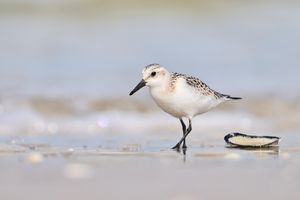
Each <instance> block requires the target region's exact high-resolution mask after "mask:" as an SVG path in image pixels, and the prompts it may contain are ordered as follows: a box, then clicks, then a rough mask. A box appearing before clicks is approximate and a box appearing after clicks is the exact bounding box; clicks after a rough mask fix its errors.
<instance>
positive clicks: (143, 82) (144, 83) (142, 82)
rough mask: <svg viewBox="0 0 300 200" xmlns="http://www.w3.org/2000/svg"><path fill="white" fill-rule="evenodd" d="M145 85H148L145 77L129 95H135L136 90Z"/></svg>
mask: <svg viewBox="0 0 300 200" xmlns="http://www.w3.org/2000/svg"><path fill="white" fill-rule="evenodd" d="M144 86H146V82H145V81H144V79H142V80H141V82H139V84H137V86H135V88H134V89H133V90H132V91H131V92H130V93H129V95H130V96H131V95H133V94H134V93H136V91H138V90H139V89H141V88H142V87H144Z"/></svg>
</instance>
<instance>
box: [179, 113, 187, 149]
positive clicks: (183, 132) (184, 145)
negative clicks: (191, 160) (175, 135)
mask: <svg viewBox="0 0 300 200" xmlns="http://www.w3.org/2000/svg"><path fill="white" fill-rule="evenodd" d="M180 123H181V126H182V134H183V136H184V135H185V133H186V126H185V124H184V122H183V120H182V119H180ZM182 148H184V149H186V144H185V139H184V140H183V145H182Z"/></svg>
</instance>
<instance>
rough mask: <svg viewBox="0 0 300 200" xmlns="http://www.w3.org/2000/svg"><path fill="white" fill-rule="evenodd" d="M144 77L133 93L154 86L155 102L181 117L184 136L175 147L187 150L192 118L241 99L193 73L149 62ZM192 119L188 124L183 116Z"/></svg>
mask: <svg viewBox="0 0 300 200" xmlns="http://www.w3.org/2000/svg"><path fill="white" fill-rule="evenodd" d="M142 75H143V76H142V80H141V81H140V82H139V83H138V84H137V85H136V87H134V89H133V90H132V91H131V92H130V93H129V95H130V96H131V95H133V94H134V93H136V92H137V91H138V90H140V89H141V88H143V87H144V86H148V87H149V89H150V95H151V97H152V98H153V100H154V101H155V103H156V104H157V105H158V107H160V108H161V109H162V110H163V111H165V112H166V113H168V114H170V115H172V116H173V117H175V118H178V119H179V121H180V123H181V126H182V132H183V136H182V138H181V139H180V140H179V142H177V143H176V145H175V146H173V147H172V149H177V150H178V149H180V147H181V144H182V149H186V148H187V145H186V137H187V136H188V135H189V133H190V132H191V131H192V119H193V118H194V117H196V116H197V115H200V114H203V113H206V112H208V111H210V110H211V109H213V108H215V107H216V106H218V105H220V104H221V103H223V102H226V101H229V100H239V99H242V98H241V97H232V96H230V95H226V94H222V93H219V92H216V91H215V90H213V89H211V88H210V87H209V86H208V85H207V84H205V83H204V82H202V81H201V80H200V79H198V78H195V77H193V76H189V75H185V74H181V73H177V72H169V71H168V70H167V69H166V68H165V67H163V66H162V65H160V64H156V63H154V64H150V65H147V66H146V67H145V68H144V69H143V71H142ZM185 118H187V119H188V123H189V125H188V127H187V128H186V124H185V123H184V121H183V119H185Z"/></svg>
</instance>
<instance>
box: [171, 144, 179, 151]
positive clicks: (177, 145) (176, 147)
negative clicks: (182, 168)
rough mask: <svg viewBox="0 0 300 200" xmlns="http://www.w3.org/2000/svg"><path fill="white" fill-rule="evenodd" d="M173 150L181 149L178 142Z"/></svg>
mask: <svg viewBox="0 0 300 200" xmlns="http://www.w3.org/2000/svg"><path fill="white" fill-rule="evenodd" d="M172 149H173V150H177V151H179V150H180V144H176V145H175V146H174V147H172Z"/></svg>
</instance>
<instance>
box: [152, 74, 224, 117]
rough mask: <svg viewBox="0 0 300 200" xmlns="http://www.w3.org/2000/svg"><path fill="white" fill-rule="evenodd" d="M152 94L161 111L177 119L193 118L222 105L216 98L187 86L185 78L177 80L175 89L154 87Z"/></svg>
mask: <svg viewBox="0 0 300 200" xmlns="http://www.w3.org/2000/svg"><path fill="white" fill-rule="evenodd" d="M150 93H151V95H152V97H153V99H154V100H155V102H156V103H157V105H158V106H159V107H160V108H161V109H163V110H164V111H165V112H167V113H169V114H171V115H173V116H174V117H177V118H181V117H188V118H192V117H194V116H196V115H198V114H201V113H205V112H207V111H209V110H210V109H211V108H213V107H215V106H216V105H218V104H219V103H220V102H219V101H218V100H216V99H215V97H214V96H210V95H203V94H202V93H201V92H200V91H198V90H197V89H196V88H193V87H191V86H189V85H188V84H186V81H185V79H183V78H180V79H178V80H177V82H176V84H175V87H174V88H173V89H172V88H170V87H168V86H167V87H153V88H150Z"/></svg>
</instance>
